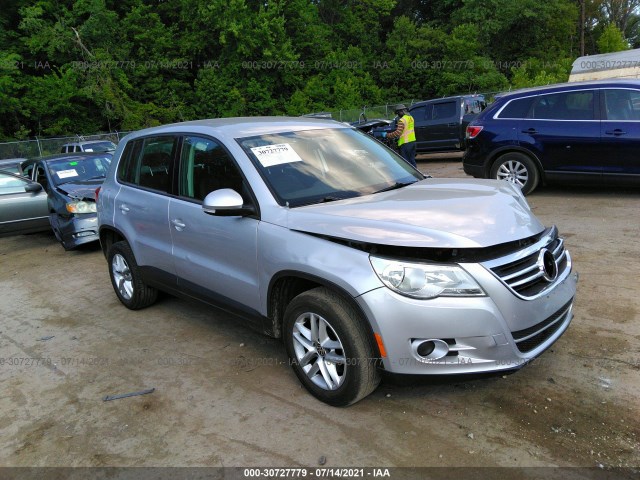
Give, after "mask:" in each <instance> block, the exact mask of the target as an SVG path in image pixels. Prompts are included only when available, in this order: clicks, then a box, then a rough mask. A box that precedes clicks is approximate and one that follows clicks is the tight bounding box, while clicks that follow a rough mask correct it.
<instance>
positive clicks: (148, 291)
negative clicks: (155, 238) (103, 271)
mask: <svg viewBox="0 0 640 480" xmlns="http://www.w3.org/2000/svg"><path fill="white" fill-rule="evenodd" d="M107 261H108V262H109V277H110V278H111V285H112V286H113V289H114V290H115V292H116V295H117V296H118V299H119V300H120V302H122V304H123V305H124V306H125V307H127V308H129V309H131V310H138V309H141V308H145V307H148V306H149V305H151V304H153V303H154V302H155V301H156V300H157V298H158V291H157V290H156V289H155V288H152V287H149V286H148V285H147V284H146V283H145V282H144V280H143V279H142V274H141V272H140V268H139V267H138V264H137V263H136V259H135V257H134V255H133V252H132V251H131V247H130V246H129V244H128V243H127V242H124V241H122V242H117V243H114V244H113V245H111V248H109V252H108V253H107Z"/></svg>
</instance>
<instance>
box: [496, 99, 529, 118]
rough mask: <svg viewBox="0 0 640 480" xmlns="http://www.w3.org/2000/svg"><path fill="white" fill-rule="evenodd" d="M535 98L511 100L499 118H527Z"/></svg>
mask: <svg viewBox="0 0 640 480" xmlns="http://www.w3.org/2000/svg"><path fill="white" fill-rule="evenodd" d="M532 101H533V97H528V98H518V99H516V100H511V101H510V102H509V103H507V105H506V106H505V107H504V108H503V109H502V111H501V112H500V114H499V115H498V117H497V118H527V115H528V113H529V109H530V108H531V102H532Z"/></svg>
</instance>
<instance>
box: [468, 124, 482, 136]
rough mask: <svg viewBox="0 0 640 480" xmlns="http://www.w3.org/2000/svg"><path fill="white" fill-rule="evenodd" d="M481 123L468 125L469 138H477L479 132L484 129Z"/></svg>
mask: <svg viewBox="0 0 640 480" xmlns="http://www.w3.org/2000/svg"><path fill="white" fill-rule="evenodd" d="M482 128H483V127H481V126H480V125H468V126H467V138H476V137H477V136H478V134H479V133H480V132H481V131H482Z"/></svg>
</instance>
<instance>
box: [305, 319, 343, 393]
mask: <svg viewBox="0 0 640 480" xmlns="http://www.w3.org/2000/svg"><path fill="white" fill-rule="evenodd" d="M293 348H294V351H295V354H296V360H297V361H298V364H299V366H300V368H302V370H303V371H304V372H305V374H306V375H307V377H309V379H310V380H311V381H312V382H313V383H314V384H315V385H317V386H318V387H320V388H322V389H324V390H336V389H337V388H339V387H340V386H341V385H342V384H343V382H344V379H345V374H346V371H347V359H346V357H345V354H344V348H343V346H342V342H341V341H340V338H339V337H338V335H337V334H336V332H335V330H334V329H333V327H332V326H331V324H330V323H329V322H328V321H327V320H325V319H324V318H323V317H321V316H320V315H317V314H315V313H311V312H307V313H303V314H302V315H300V316H299V317H298V318H297V319H296V321H295V323H294V326H293Z"/></svg>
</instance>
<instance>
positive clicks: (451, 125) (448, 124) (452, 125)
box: [447, 123, 458, 127]
mask: <svg viewBox="0 0 640 480" xmlns="http://www.w3.org/2000/svg"><path fill="white" fill-rule="evenodd" d="M457 126H458V124H457V123H447V127H457Z"/></svg>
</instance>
